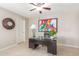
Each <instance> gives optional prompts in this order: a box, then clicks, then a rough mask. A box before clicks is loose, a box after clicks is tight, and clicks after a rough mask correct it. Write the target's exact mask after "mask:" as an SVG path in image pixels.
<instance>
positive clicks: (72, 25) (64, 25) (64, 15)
mask: <svg viewBox="0 0 79 59" xmlns="http://www.w3.org/2000/svg"><path fill="white" fill-rule="evenodd" d="M64 8H65V7H64ZM66 8H67V7H66ZM78 15H79V13H78V11H75V8H73V7H72V10H71V8H69V10H68V9H67V11H66V10H65V12H64V11H63V12H62V11H61V12H60V10H59V11H56V12H55V11H54V12H52V13H50V14H49V13H48V14H47V13H46V14H41V15H40V14H39V15H38V16H37V15H36V16H35V17H32V18H30V20H29V27H30V26H31V25H32V24H36V27H37V30H36V36H41V35H43V33H42V32H41V33H40V32H38V20H37V19H39V18H40V19H43V18H51V17H52V18H53V17H57V18H58V34H57V37H58V42H59V43H61V44H63V45H67V46H73V47H79V16H78ZM29 37H32V31H31V29H30V28H29Z"/></svg>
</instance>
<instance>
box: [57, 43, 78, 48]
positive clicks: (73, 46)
mask: <svg viewBox="0 0 79 59" xmlns="http://www.w3.org/2000/svg"><path fill="white" fill-rule="evenodd" d="M58 45H60V46H66V47H73V48H79V46H75V45H68V44H58Z"/></svg>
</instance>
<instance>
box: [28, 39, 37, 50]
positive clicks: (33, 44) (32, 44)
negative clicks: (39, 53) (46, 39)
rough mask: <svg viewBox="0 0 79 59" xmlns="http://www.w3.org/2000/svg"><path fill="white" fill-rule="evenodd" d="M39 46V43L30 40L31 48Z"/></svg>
mask: <svg viewBox="0 0 79 59" xmlns="http://www.w3.org/2000/svg"><path fill="white" fill-rule="evenodd" d="M37 47H38V44H35V43H34V42H33V41H32V40H29V48H32V49H35V48H37Z"/></svg>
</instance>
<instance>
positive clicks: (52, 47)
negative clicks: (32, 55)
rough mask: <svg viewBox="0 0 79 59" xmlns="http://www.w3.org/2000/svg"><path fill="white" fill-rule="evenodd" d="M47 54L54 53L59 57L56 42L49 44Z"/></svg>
mask: <svg viewBox="0 0 79 59" xmlns="http://www.w3.org/2000/svg"><path fill="white" fill-rule="evenodd" d="M47 52H48V53H52V54H54V55H57V43H56V40H54V41H52V42H48V45H47Z"/></svg>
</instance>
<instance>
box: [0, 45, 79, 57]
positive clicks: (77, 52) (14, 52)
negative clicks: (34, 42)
mask: <svg viewBox="0 0 79 59" xmlns="http://www.w3.org/2000/svg"><path fill="white" fill-rule="evenodd" d="M57 49H58V50H57V55H58V56H79V49H78V48H69V47H62V46H58V47H57ZM0 56H53V55H52V54H50V53H47V49H46V47H41V46H40V47H38V48H37V49H34V50H33V49H30V48H28V45H27V44H26V43H21V44H18V45H17V46H14V47H12V48H9V49H6V50H4V51H0Z"/></svg>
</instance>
